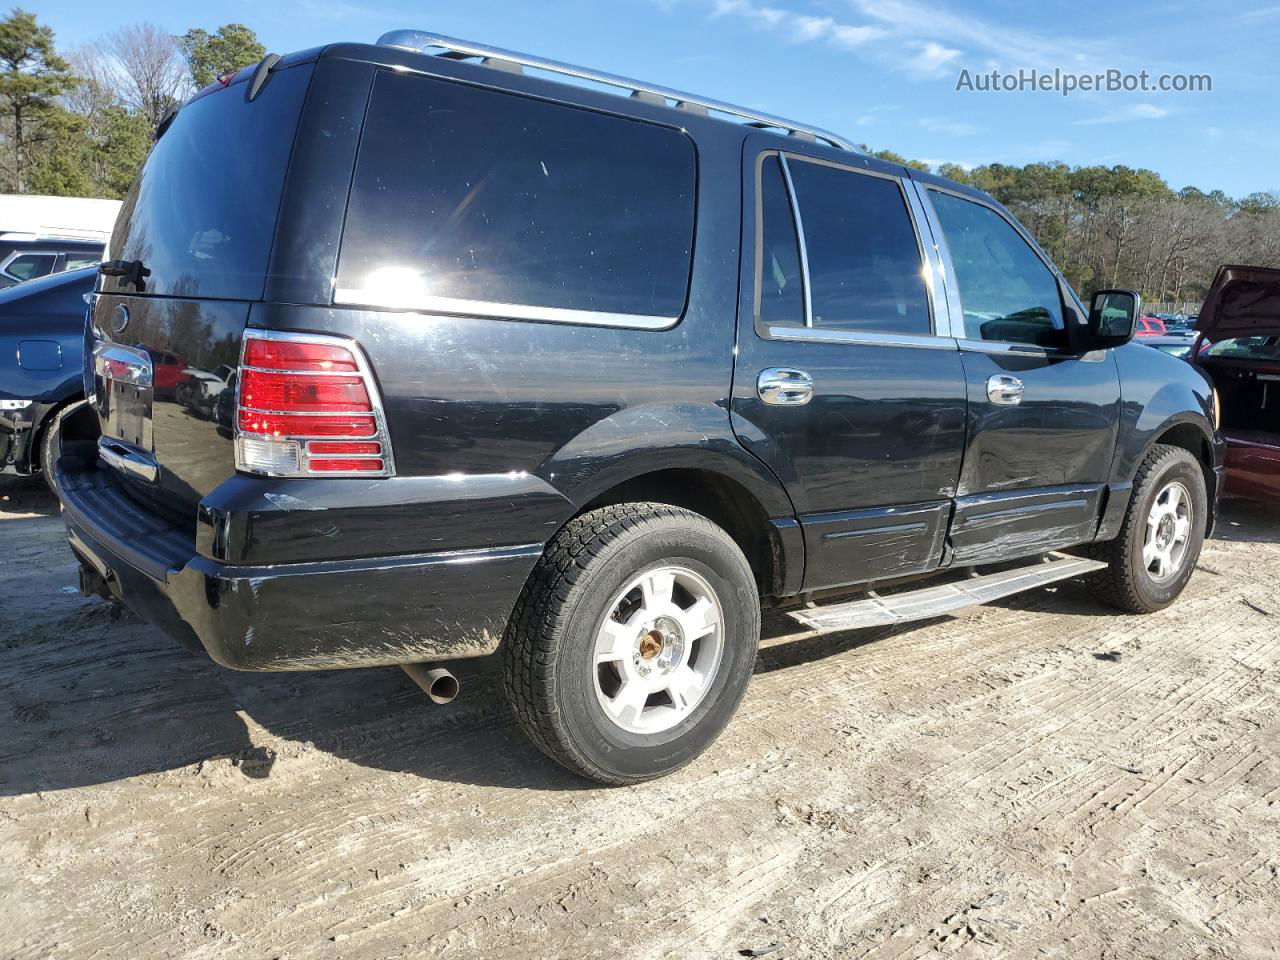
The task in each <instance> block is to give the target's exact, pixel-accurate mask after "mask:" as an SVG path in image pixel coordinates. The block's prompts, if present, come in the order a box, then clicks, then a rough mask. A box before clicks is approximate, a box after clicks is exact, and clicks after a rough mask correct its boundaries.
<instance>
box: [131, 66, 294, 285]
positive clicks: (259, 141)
mask: <svg viewBox="0 0 1280 960" xmlns="http://www.w3.org/2000/svg"><path fill="white" fill-rule="evenodd" d="M310 76H311V66H310V65H309V64H304V65H299V66H296V67H289V68H287V69H284V70H279V71H277V72H275V73H273V74H271V77H270V79H268V81H267V83H266V85H265V86H264V87H263V88H262V90H261V91H260V92H259V94H258V96H257V97H256V98H255V99H254V100H253V101H252V102H248V101H246V100H245V84H244V83H237V84H235V85H233V86H230V87H228V88H227V89H225V90H217V91H214V92H213V93H210V94H206V95H205V96H203V97H201V98H200V99H198V100H195V101H193V102H192V103H189V104H187V105H186V106H185V107H183V108H182V109H181V110H179V111H178V115H177V116H176V117H175V118H174V120H173V123H172V124H171V125H170V127H169V129H168V130H166V131H165V133H164V136H162V137H161V138H160V139H159V141H157V143H156V145H155V146H154V147H153V148H152V150H151V154H150V156H148V157H147V162H146V164H145V165H144V166H143V168H142V172H141V173H140V174H139V175H138V179H137V180H135V181H134V184H133V186H132V187H131V188H130V190H129V194H128V196H126V197H125V201H124V205H123V207H122V208H121V210H120V216H119V218H118V219H117V220H116V229H115V233H114V234H113V235H112V237H111V246H110V251H111V252H110V256H109V259H113V260H141V261H142V265H143V267H144V268H145V269H147V270H150V271H151V273H150V275H149V276H147V277H146V291H145V292H146V293H148V294H159V295H162V296H179V297H201V298H209V299H226V300H256V299H258V298H260V297H261V296H262V291H263V287H264V285H265V283H266V272H267V258H268V257H269V256H270V253H271V240H272V236H273V234H274V231H275V223H276V213H277V211H278V209H279V206H280V192H281V189H282V187H283V185H284V176H285V168H286V167H287V166H288V162H289V152H290V150H291V148H292V146H293V135H294V132H295V130H296V129H297V126H298V115H299V113H300V112H301V109H302V100H303V97H304V95H305V94H306V89H307V81H308V80H309V79H310ZM122 289H126V290H131V289H132V288H131V287H129V286H124V287H122Z"/></svg>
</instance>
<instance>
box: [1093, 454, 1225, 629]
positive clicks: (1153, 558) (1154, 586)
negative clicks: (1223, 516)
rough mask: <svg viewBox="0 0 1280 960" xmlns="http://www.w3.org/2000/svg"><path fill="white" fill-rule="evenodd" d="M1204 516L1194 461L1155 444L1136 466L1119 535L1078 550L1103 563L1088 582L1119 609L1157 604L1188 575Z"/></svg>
mask: <svg viewBox="0 0 1280 960" xmlns="http://www.w3.org/2000/svg"><path fill="white" fill-rule="evenodd" d="M1208 517H1209V495H1208V492H1207V490H1206V487H1205V479H1204V471H1203V469H1202V468H1201V466H1200V461H1198V460H1197V459H1196V458H1195V457H1194V456H1192V454H1191V453H1190V452H1189V451H1187V450H1185V449H1184V448H1182V447H1172V446H1169V445H1167V444H1156V445H1155V446H1153V447H1152V448H1151V451H1150V453H1148V454H1147V458H1146V459H1145V460H1144V461H1143V462H1142V466H1140V467H1139V468H1138V474H1137V476H1136V477H1135V478H1134V482H1133V494H1132V496H1131V498H1130V500H1129V506H1128V509H1127V510H1126V512H1125V516H1124V523H1123V524H1122V525H1121V527H1120V534H1119V536H1117V537H1116V538H1115V539H1114V540H1111V541H1109V542H1107V543H1099V544H1093V545H1092V546H1090V547H1087V548H1085V550H1084V553H1085V554H1086V555H1087V556H1090V557H1093V558H1094V559H1097V560H1105V561H1106V562H1107V563H1108V567H1107V568H1106V569H1105V570H1100V571H1098V573H1096V574H1093V575H1092V576H1090V577H1089V578H1088V579H1089V583H1090V585H1091V586H1092V587H1093V588H1094V589H1095V590H1096V591H1097V593H1098V595H1099V597H1100V598H1101V599H1103V600H1104V601H1106V602H1107V603H1109V604H1111V605H1112V606H1114V607H1118V608H1120V609H1121V610H1126V611H1128V612H1130V613H1154V612H1155V611H1157V610H1163V609H1164V608H1165V607H1167V606H1169V604H1171V603H1173V601H1174V600H1176V599H1177V598H1178V595H1179V594H1181V593H1182V591H1183V588H1184V587H1186V585H1187V581H1188V580H1190V579H1191V574H1192V573H1193V572H1194V570H1195V566H1196V561H1197V560H1198V559H1199V558H1200V548H1201V547H1202V546H1203V544H1204V531H1205V525H1206V522H1207V520H1208Z"/></svg>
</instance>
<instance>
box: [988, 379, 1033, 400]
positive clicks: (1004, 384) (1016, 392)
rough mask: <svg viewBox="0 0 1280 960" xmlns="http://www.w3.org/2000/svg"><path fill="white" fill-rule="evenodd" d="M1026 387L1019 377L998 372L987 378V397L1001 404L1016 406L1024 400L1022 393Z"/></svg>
mask: <svg viewBox="0 0 1280 960" xmlns="http://www.w3.org/2000/svg"><path fill="white" fill-rule="evenodd" d="M1025 391H1026V388H1025V387H1024V386H1023V385H1022V381H1021V380H1019V379H1018V378H1017V377H1011V376H1010V375H1009V374H1007V373H997V374H996V375H995V376H993V377H988V378H987V399H988V400H990V401H991V402H992V403H998V404H1000V405H1001V406H1008V407H1012V406H1016V405H1017V404H1019V403H1021V402H1022V394H1023V393H1024V392H1025Z"/></svg>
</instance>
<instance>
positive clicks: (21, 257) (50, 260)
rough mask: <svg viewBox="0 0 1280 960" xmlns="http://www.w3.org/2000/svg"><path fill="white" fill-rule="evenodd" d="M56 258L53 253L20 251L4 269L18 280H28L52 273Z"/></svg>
mask: <svg viewBox="0 0 1280 960" xmlns="http://www.w3.org/2000/svg"><path fill="white" fill-rule="evenodd" d="M57 259H58V255H57V254H55V253H20V254H18V255H17V256H16V257H14V258H13V259H12V260H10V261H9V263H8V265H7V266H6V267H5V268H4V271H5V273H7V274H9V275H10V276H12V277H17V278H18V279H19V280H30V279H31V278H32V277H43V276H45V275H46V274H50V273H52V272H53V264H54V262H55V261H56V260H57Z"/></svg>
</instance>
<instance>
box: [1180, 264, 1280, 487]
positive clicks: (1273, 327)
mask: <svg viewBox="0 0 1280 960" xmlns="http://www.w3.org/2000/svg"><path fill="white" fill-rule="evenodd" d="M1197 334H1198V336H1197V340H1196V349H1195V350H1194V351H1193V354H1192V355H1193V356H1194V357H1195V358H1196V359H1195V361H1194V362H1195V363H1197V364H1198V365H1199V366H1200V368H1201V369H1203V370H1204V371H1205V372H1206V373H1207V374H1208V375H1209V376H1210V377H1211V378H1212V379H1213V384H1214V387H1215V388H1216V389H1217V391H1218V396H1219V402H1218V410H1219V416H1220V418H1221V427H1220V429H1221V430H1222V435H1223V436H1224V437H1225V438H1226V441H1227V457H1226V466H1227V482H1226V491H1227V492H1228V493H1233V494H1236V495H1237V496H1241V497H1248V498H1249V499H1252V500H1280V270H1275V269H1270V268H1267V267H1244V266H1224V267H1221V268H1220V269H1219V270H1218V275H1217V276H1216V277H1215V278H1214V281H1213V286H1212V287H1211V288H1210V289H1209V295H1208V297H1207V298H1206V299H1205V302H1204V308H1203V309H1202V310H1201V311H1200V320H1199V322H1198V324H1197Z"/></svg>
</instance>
